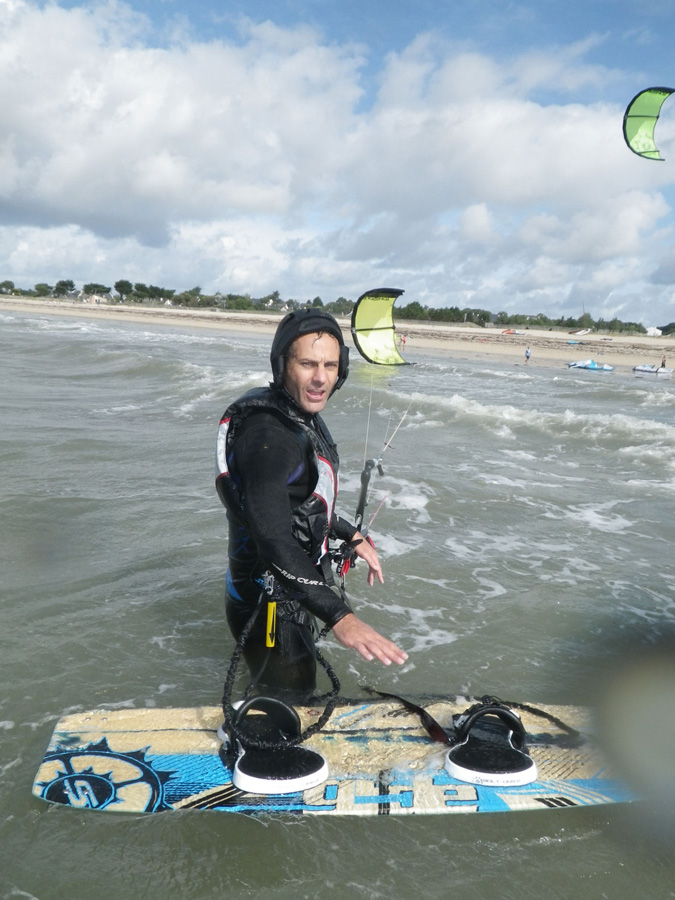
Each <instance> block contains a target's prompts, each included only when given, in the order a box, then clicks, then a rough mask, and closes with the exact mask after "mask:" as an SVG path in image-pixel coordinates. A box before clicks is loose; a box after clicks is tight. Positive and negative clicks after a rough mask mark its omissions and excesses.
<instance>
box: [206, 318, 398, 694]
mask: <svg viewBox="0 0 675 900" xmlns="http://www.w3.org/2000/svg"><path fill="white" fill-rule="evenodd" d="M270 361H271V364H272V375H273V380H272V382H271V383H270V384H269V386H268V387H262V388H254V389H253V390H251V391H248V393H246V394H244V395H243V397H240V398H239V399H238V400H237V401H235V402H234V403H232V404H231V405H230V406H229V407H228V408H227V410H226V411H225V413H224V414H223V417H222V420H221V422H220V428H219V430H218V444H217V465H218V470H217V479H216V487H217V490H218V495H219V496H220V499H221V501H222V502H223V504H224V505H225V507H226V509H227V517H228V523H229V570H228V572H227V576H226V598H225V605H226V613H227V620H228V623H229V626H230V629H231V631H232V634H233V635H234V637H235V638H236V639H237V640H238V639H239V638H240V636H241V635H242V632H243V631H244V628H245V627H246V626H247V625H248V624H249V622H250V623H251V626H252V630H251V632H250V634H249V636H248V638H247V639H246V641H245V643H244V646H243V654H244V658H245V660H246V662H247V665H248V667H249V669H250V672H251V676H252V677H253V678H254V679H255V680H256V683H257V685H258V686H259V687H264V688H265V691H266V692H267V693H268V694H269V693H271V694H274V695H275V696H285V697H286V698H290V697H293V698H294V699H295V698H297V697H303V698H307V697H309V696H310V695H311V693H312V692H313V691H314V689H315V681H316V662H317V661H316V648H315V635H316V631H317V629H316V627H315V617H316V618H318V619H320V620H321V621H322V622H325V623H326V624H327V625H329V626H330V627H331V628H332V630H333V634H334V635H335V637H336V638H337V640H338V641H339V642H340V643H341V644H342V645H343V646H345V647H348V648H350V649H354V650H356V651H357V652H358V653H360V654H361V656H363V657H364V659H367V660H372V659H374V658H376V659H378V660H379V661H380V662H382V663H384V664H385V665H389V664H391V663H392V662H393V663H398V664H399V665H400V664H402V663H404V662H405V660H406V659H407V654H406V653H404V652H403V650H401V649H400V648H399V647H398V646H397V645H396V644H394V643H393V642H392V641H390V640H388V639H387V638H385V637H383V636H382V635H380V634H379V633H378V632H377V631H375V630H374V629H373V628H371V626H370V625H368V624H366V623H365V622H364V621H362V620H361V619H359V618H358V617H357V616H356V615H355V614H354V613H353V612H352V610H351V609H350V607H349V605H348V603H347V602H346V599H345V598H344V597H343V596H341V595H340V594H339V593H338V592H337V591H336V590H335V587H334V582H333V576H332V572H331V563H330V556H329V554H328V539H329V537H331V538H334V539H337V540H339V541H345V542H348V543H349V544H350V545H351V547H352V549H353V552H354V553H355V554H356V556H357V557H360V558H361V559H362V560H363V561H364V562H365V563H366V564H367V566H368V576H367V580H368V584H370V585H371V586H372V585H373V583H374V581H375V579H376V578H377V579H378V581H380V582H383V581H384V579H383V576H382V567H381V565H380V561H379V558H378V555H377V551H376V550H375V547H374V546H373V545H372V543H370V542H369V541H368V540H367V539H365V538H364V537H363V535H362V534H361V533H360V532H359V531H357V529H356V528H355V526H354V525H352V524H351V523H350V522H348V521H346V520H345V519H343V518H341V517H340V516H338V515H337V514H336V513H335V512H334V507H335V500H336V489H337V470H338V464H339V460H338V454H337V449H336V446H335V443H334V442H333V439H332V437H331V436H330V433H329V431H328V429H327V427H326V425H325V423H324V421H323V419H322V418H321V416H320V415H319V414H320V413H321V412H322V410H323V409H324V407H325V406H326V403H327V402H328V399H329V397H331V395H332V394H333V393H334V392H335V391H336V390H337V389H338V388H340V387H341V386H342V384H343V383H344V381H345V380H346V378H347V374H348V371H349V351H348V348H347V347H346V346H345V344H344V339H343V336H342V330H341V329H340V326H339V325H338V323H337V322H336V320H335V319H334V318H333V317H332V316H331V315H329V314H328V313H326V312H323V311H321V310H317V309H313V308H312V309H303V310H297V311H295V312H291V313H289V314H288V315H286V316H285V317H284V318H283V319H282V320H281V322H280V324H279V327H278V328H277V331H276V334H275V336H274V340H273V342H272V350H271V353H270ZM274 604H276V605H274ZM271 609H272V611H271ZM274 616H275V617H276V621H275V625H274V628H273V629H270V624H269V623H270V621H271V619H270V617H272V618H274ZM270 630H272V634H271V635H270Z"/></svg>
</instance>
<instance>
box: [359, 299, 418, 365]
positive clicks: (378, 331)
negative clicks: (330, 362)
mask: <svg viewBox="0 0 675 900" xmlns="http://www.w3.org/2000/svg"><path fill="white" fill-rule="evenodd" d="M402 293H403V291H401V290H398V288H377V289H376V290H373V291H366V293H365V294H361V296H360V297H359V299H358V300H357V301H356V306H355V307H354V309H353V310H352V337H353V338H354V344H355V345H356V349H357V350H358V351H359V353H360V354H361V356H362V357H363V358H364V359H367V360H368V362H372V363H376V364H377V365H379V366H405V365H409V363H407V362H406V360H405V359H403V357H402V356H401V354H400V353H399V349H398V341H397V338H396V329H395V327H394V303H395V302H396V298H397V297H400V296H401V294H402Z"/></svg>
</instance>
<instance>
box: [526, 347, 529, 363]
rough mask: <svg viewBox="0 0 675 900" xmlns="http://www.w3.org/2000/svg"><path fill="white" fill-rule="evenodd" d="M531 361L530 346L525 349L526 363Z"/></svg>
mask: <svg viewBox="0 0 675 900" xmlns="http://www.w3.org/2000/svg"><path fill="white" fill-rule="evenodd" d="M529 361H530V348H529V347H528V348H527V350H526V351H525V365H527V364H528V363H529Z"/></svg>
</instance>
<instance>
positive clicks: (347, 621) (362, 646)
mask: <svg viewBox="0 0 675 900" xmlns="http://www.w3.org/2000/svg"><path fill="white" fill-rule="evenodd" d="M333 634H334V635H335V637H336V638H337V639H338V641H340V643H341V644H342V646H343V647H347V648H348V649H350V650H356V651H357V653H360V654H361V656H362V657H363V658H364V659H367V660H369V661H370V660H372V659H379V661H380V662H381V663H383V664H384V665H385V666H390V665H391V664H392V663H397V665H399V666H402V665H403V663H404V662H405V661H406V660H407V658H408V654H407V653H406V652H405V650H401V648H400V647H398V646H397V645H396V644H395V643H394V642H393V641H390V640H389V639H388V638H386V637H383V636H382V635H381V634H379V632H377V631H375V629H374V628H371V627H370V625H367V624H366V623H365V622H364V621H363V620H362V619H359V617H358V616H356V615H354V613H349V614H348V615H346V616H345V617H344V618H343V619H340V621H339V622H337V623H336V624H335V625H333Z"/></svg>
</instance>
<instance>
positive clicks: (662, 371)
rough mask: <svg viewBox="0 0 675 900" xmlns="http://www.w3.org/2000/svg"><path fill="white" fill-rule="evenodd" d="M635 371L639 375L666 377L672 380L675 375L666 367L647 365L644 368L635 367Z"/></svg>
mask: <svg viewBox="0 0 675 900" xmlns="http://www.w3.org/2000/svg"><path fill="white" fill-rule="evenodd" d="M633 371H634V372H635V373H636V374H637V375H665V376H666V378H670V376H671V375H672V374H673V370H672V369H667V368H666V367H665V366H649V365H647V364H646V363H645V364H644V365H642V366H633Z"/></svg>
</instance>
